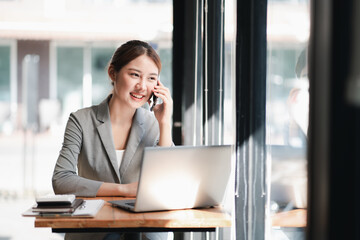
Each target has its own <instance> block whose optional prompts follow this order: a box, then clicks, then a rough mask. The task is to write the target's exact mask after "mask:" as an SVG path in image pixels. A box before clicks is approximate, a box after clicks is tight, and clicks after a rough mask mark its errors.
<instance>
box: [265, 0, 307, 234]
mask: <svg viewBox="0 0 360 240" xmlns="http://www.w3.org/2000/svg"><path fill="white" fill-rule="evenodd" d="M309 22H310V17H309V2H308V1H270V2H269V3H268V23H267V24H268V25H267V82H266V85H267V86H266V88H267V90H266V94H267V98H266V115H267V117H266V144H267V151H268V154H267V156H268V157H267V158H268V159H267V162H268V163H269V165H268V168H270V169H269V171H270V172H271V173H270V178H269V179H270V183H269V185H270V203H269V208H270V215H271V216H273V215H274V214H276V213H279V212H284V211H285V212H286V211H291V210H294V209H298V208H306V206H307V159H306V152H307V128H308V116H309V113H308V109H309V91H308V88H309V81H308V79H307V43H308V36H309V27H310V26H309ZM271 234H272V239H283V238H281V236H286V235H287V238H286V239H295V238H296V239H304V238H305V234H304V232H303V231H301V230H298V231H294V230H292V232H291V233H289V232H286V230H283V229H279V228H277V227H275V228H272V231H271ZM290 235H291V236H290ZM295 235H296V236H295Z"/></svg>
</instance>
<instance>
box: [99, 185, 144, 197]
mask: <svg viewBox="0 0 360 240" xmlns="http://www.w3.org/2000/svg"><path fill="white" fill-rule="evenodd" d="M137 188H138V182H134V183H128V184H117V183H106V182H104V183H103V184H102V185H101V186H100V188H99V190H98V192H97V194H96V196H98V197H100V196H103V197H105V196H122V197H135V196H136V192H137Z"/></svg>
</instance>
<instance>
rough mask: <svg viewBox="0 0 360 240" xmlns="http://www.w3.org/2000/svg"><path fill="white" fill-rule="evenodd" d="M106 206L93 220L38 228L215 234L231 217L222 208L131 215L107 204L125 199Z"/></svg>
mask: <svg viewBox="0 0 360 240" xmlns="http://www.w3.org/2000/svg"><path fill="white" fill-rule="evenodd" d="M100 199H103V200H105V201H106V202H105V205H104V206H103V207H102V209H101V210H100V211H99V212H98V214H97V215H96V217H94V218H73V217H69V218H44V217H36V219H35V227H50V228H52V230H53V232H85V231H95V232H98V231H106V232H109V231H142V232H143V231H214V230H215V228H217V227H230V226H231V217H230V215H229V214H227V213H225V212H224V211H222V209H221V208H208V209H189V210H173V211H162V212H148V213H131V212H128V211H126V210H122V209H120V208H116V207H113V206H112V205H111V204H110V203H108V202H107V201H109V200H119V199H124V198H120V197H103V198H100Z"/></svg>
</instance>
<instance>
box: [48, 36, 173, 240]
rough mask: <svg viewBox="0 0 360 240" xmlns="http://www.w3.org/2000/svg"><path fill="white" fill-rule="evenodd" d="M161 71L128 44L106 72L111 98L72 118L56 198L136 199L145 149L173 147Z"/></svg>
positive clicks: (140, 45)
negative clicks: (154, 102) (147, 106)
mask: <svg viewBox="0 0 360 240" xmlns="http://www.w3.org/2000/svg"><path fill="white" fill-rule="evenodd" d="M160 70H161V62H160V58H159V56H158V55H157V53H156V52H155V51H154V49H153V48H152V47H151V46H150V45H149V44H147V43H145V42H142V41H137V40H133V41H129V42H127V43H125V44H123V45H122V46H120V47H119V48H118V49H117V50H116V51H115V53H114V55H113V57H112V59H111V61H110V64H109V66H108V75H109V77H110V79H111V81H112V85H113V91H112V93H111V94H110V95H109V96H108V97H107V98H106V99H105V100H104V101H103V102H102V103H100V104H99V105H96V106H92V107H89V108H84V109H80V110H78V111H77V112H75V113H72V114H70V117H69V120H68V123H67V126H66V130H65V136H64V141H63V146H62V149H61V151H60V155H59V157H58V160H57V163H56V166H55V169H54V172H53V177H52V184H53V189H54V192H55V193H56V194H75V195H77V196H86V197H95V196H135V195H136V191H137V186H138V183H137V182H138V178H139V171H140V161H141V157H142V152H143V149H144V147H146V146H171V145H173V143H172V137H171V116H172V108H173V106H172V105H173V102H172V98H171V96H170V91H169V89H167V88H166V87H165V86H164V85H163V84H162V83H161V82H160V79H159V74H160ZM153 95H154V96H155V97H157V98H160V99H162V103H161V104H157V105H155V107H154V108H153V112H150V111H149V110H147V109H145V108H142V106H143V105H144V104H146V103H149V104H151V100H152V99H153ZM160 235H161V234H160ZM162 235H164V234H162ZM73 236H74V235H73ZM67 238H68V239H70V235H67Z"/></svg>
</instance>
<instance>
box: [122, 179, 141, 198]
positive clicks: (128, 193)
mask: <svg viewBox="0 0 360 240" xmlns="http://www.w3.org/2000/svg"><path fill="white" fill-rule="evenodd" d="M138 185H139V182H133V183H128V184H120V186H121V188H122V190H120V192H122V193H124V195H121V196H124V197H136V193H137V189H138Z"/></svg>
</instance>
